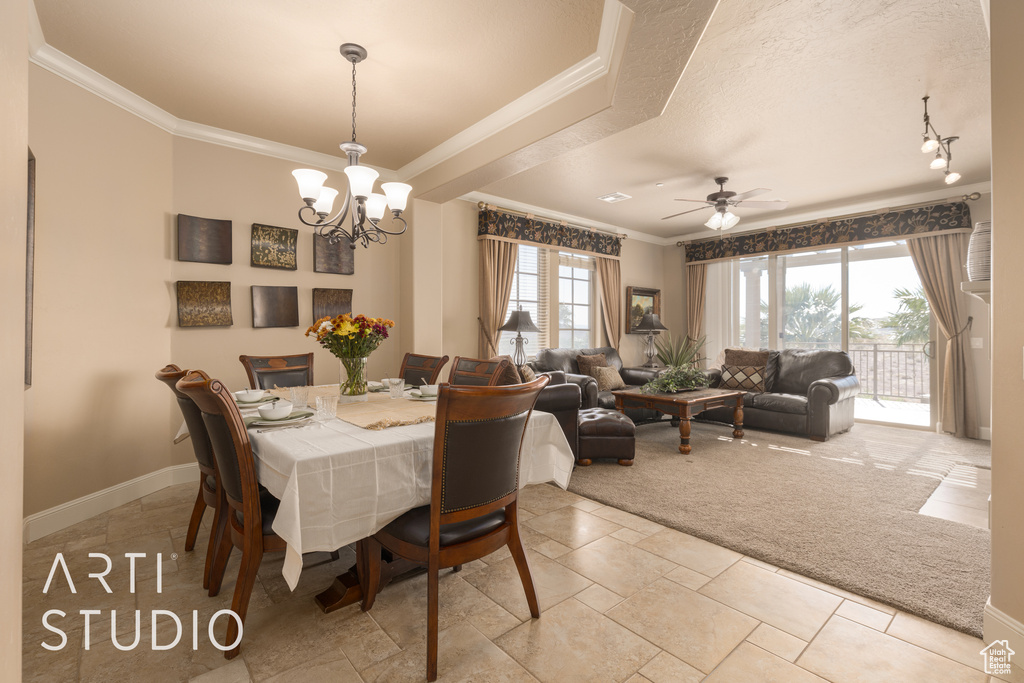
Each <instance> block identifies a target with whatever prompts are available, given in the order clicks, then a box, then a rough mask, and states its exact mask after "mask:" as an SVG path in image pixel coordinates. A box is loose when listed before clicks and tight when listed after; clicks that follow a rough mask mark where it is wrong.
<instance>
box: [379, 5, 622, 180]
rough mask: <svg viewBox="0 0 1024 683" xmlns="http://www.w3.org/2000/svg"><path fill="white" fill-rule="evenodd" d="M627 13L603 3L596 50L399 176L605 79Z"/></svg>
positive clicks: (409, 175) (431, 164)
mask: <svg viewBox="0 0 1024 683" xmlns="http://www.w3.org/2000/svg"><path fill="white" fill-rule="evenodd" d="M627 12H629V9H627V8H626V6H625V5H623V4H622V3H621V2H619V0H605V2H604V8H603V10H602V14H601V30H600V33H599V34H598V39H597V48H596V51H595V52H594V53H593V54H592V55H590V56H589V57H587V58H586V59H584V60H582V61H580V62H577V63H576V64H574V65H573V66H571V67H569V68H568V69H566V70H565V71H563V72H562V73H560V74H558V75H557V76H555V77H553V78H551V79H550V80H548V81H546V82H544V83H542V84H541V85H539V86H537V87H536V88H534V89H533V90H531V91H530V92H528V93H526V94H525V95H523V96H522V97H520V98H518V99H516V100H514V101H512V102H510V103H508V104H507V105H505V106H504V107H502V108H501V109H499V110H498V111H496V112H494V113H493V114H491V115H489V116H487V117H486V118H483V119H481V120H479V121H477V122H476V123H474V124H473V125H472V126H470V127H468V128H466V129H465V130H462V131H460V132H458V133H456V134H455V135H453V136H452V137H450V138H448V139H447V140H445V141H444V142H442V143H441V144H439V145H438V146H437V147H434V148H433V149H431V150H429V151H427V152H426V153H424V154H423V155H421V156H419V157H417V158H415V159H413V160H412V161H410V162H409V163H407V164H406V165H405V166H402V167H401V168H400V169H398V177H399V178H402V179H408V178H415V177H416V176H418V175H420V174H421V173H424V172H425V171H428V170H429V169H431V168H433V167H435V166H437V165H438V164H442V163H444V162H445V161H448V160H449V159H451V158H453V157H455V156H457V155H458V154H461V153H462V152H464V151H466V150H468V149H471V148H472V147H474V146H475V145H479V144H480V143H481V142H483V141H484V140H486V139H487V138H489V137H491V136H493V135H495V134H497V133H500V132H501V131H503V130H505V129H506V128H508V127H510V126H513V125H515V124H516V123H518V122H519V121H522V120H523V119H525V118H527V117H528V116H531V115H533V114H536V113H537V112H538V111H540V110H542V109H544V108H545V107H549V106H551V105H552V104H554V103H555V102H557V101H558V100H560V99H562V98H564V97H566V96H568V95H570V94H572V93H573V92H575V91H577V90H579V89H580V88H582V87H584V86H586V85H588V84H590V83H593V82H594V81H596V80H597V79H599V78H603V77H604V76H606V75H607V74H608V72H609V70H610V69H611V66H612V59H613V56H614V52H615V45H616V42H617V41H618V40H619V39H620V36H619V35H618V34H619V30H620V26H623V25H625V26H628V25H629V24H628V22H622V21H621V19H622V15H623V14H625V13H627Z"/></svg>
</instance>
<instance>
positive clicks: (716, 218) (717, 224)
mask: <svg viewBox="0 0 1024 683" xmlns="http://www.w3.org/2000/svg"><path fill="white" fill-rule="evenodd" d="M704 225H705V226H707V227H709V228H711V229H712V230H721V229H722V214H720V213H718V212H717V211H716V212H715V213H714V214H713V215H712V216H711V218H709V219H708V222H707V223H705V224H704Z"/></svg>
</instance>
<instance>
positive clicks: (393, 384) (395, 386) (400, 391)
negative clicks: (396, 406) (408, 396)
mask: <svg viewBox="0 0 1024 683" xmlns="http://www.w3.org/2000/svg"><path fill="white" fill-rule="evenodd" d="M388 391H389V392H390V393H391V398H402V396H403V395H404V394H405V379H404V378H402V377H388Z"/></svg>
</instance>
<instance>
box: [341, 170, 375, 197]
mask: <svg viewBox="0 0 1024 683" xmlns="http://www.w3.org/2000/svg"><path fill="white" fill-rule="evenodd" d="M345 175H347V176H348V187H349V191H350V192H351V193H352V196H353V197H369V196H370V194H371V193H372V192H373V182H374V181H375V180H377V176H379V175H380V174H379V173H377V171H375V170H373V169H372V168H370V167H369V166H346V167H345Z"/></svg>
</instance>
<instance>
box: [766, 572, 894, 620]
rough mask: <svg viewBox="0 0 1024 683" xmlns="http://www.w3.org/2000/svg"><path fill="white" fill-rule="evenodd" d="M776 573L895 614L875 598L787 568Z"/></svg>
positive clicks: (891, 608)
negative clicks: (866, 596)
mask: <svg viewBox="0 0 1024 683" xmlns="http://www.w3.org/2000/svg"><path fill="white" fill-rule="evenodd" d="M776 573H777V574H778V575H779V576H785V577H787V578H790V579H793V580H794V581H799V582H800V583H806V584H807V585H808V586H814V587H815V588H820V589H821V590H823V591H825V592H827V593H831V594H832V595H838V596H839V597H841V598H844V599H846V600H850V601H852V602H856V603H859V604H861V605H865V606H867V607H870V608H871V609H875V610H878V611H879V612H885V613H886V614H896V608H895V607H890V606H889V605H886V604H884V603H881V602H878V601H877V600H872V599H871V598H865V597H864V596H863V595H857V594H856V593H851V592H850V591H847V590H843V589H842V588H836V587H835V586H830V585H829V584H827V583H823V582H822V581H817V580H815V579H811V578H808V577H806V576H803V575H802V574H797V573H796V572H791V571H789V570H788V569H780V570H778V572H776Z"/></svg>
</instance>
